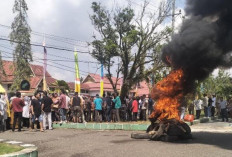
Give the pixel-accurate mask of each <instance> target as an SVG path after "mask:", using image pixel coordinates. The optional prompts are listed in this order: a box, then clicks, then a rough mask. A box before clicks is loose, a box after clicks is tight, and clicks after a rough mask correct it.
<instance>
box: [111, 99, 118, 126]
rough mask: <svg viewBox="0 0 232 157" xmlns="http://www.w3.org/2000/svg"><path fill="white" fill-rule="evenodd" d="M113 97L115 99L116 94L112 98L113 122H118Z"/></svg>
mask: <svg viewBox="0 0 232 157" xmlns="http://www.w3.org/2000/svg"><path fill="white" fill-rule="evenodd" d="M113 99H115V95H114V94H113V98H112V108H111V122H116V121H117V117H116V109H115V103H114V102H113Z"/></svg>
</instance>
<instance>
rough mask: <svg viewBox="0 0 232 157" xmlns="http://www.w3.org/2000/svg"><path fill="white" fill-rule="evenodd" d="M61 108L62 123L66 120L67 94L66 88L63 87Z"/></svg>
mask: <svg viewBox="0 0 232 157" xmlns="http://www.w3.org/2000/svg"><path fill="white" fill-rule="evenodd" d="M59 110H60V124H62V123H63V122H66V95H65V91H64V89H61V95H60V104H59Z"/></svg>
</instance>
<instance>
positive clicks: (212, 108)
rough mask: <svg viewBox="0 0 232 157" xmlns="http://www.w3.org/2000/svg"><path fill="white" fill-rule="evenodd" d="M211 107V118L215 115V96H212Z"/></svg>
mask: <svg viewBox="0 0 232 157" xmlns="http://www.w3.org/2000/svg"><path fill="white" fill-rule="evenodd" d="M212 101H213V102H212V107H211V116H212V117H214V115H215V108H216V102H217V101H216V95H213V98H212Z"/></svg>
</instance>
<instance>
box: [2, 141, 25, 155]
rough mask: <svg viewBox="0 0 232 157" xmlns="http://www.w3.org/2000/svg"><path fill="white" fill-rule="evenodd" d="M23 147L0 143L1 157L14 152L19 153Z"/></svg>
mask: <svg viewBox="0 0 232 157" xmlns="http://www.w3.org/2000/svg"><path fill="white" fill-rule="evenodd" d="M22 149H23V147H20V146H17V145H11V144H6V143H0V155H3V154H9V153H13V152H18V151H20V150H22Z"/></svg>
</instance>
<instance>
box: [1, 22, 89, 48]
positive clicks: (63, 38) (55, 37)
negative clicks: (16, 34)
mask: <svg viewBox="0 0 232 157" xmlns="http://www.w3.org/2000/svg"><path fill="white" fill-rule="evenodd" d="M0 26H1V27H4V28H8V29H11V27H10V26H7V25H3V24H0ZM32 34H34V35H38V36H42V37H44V36H46V37H48V38H51V39H61V40H65V41H67V40H68V41H72V42H75V43H76V44H77V43H78V42H79V43H85V44H87V45H89V42H87V41H81V40H77V39H72V38H68V37H62V36H58V35H53V34H48V33H41V32H37V31H32Z"/></svg>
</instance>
